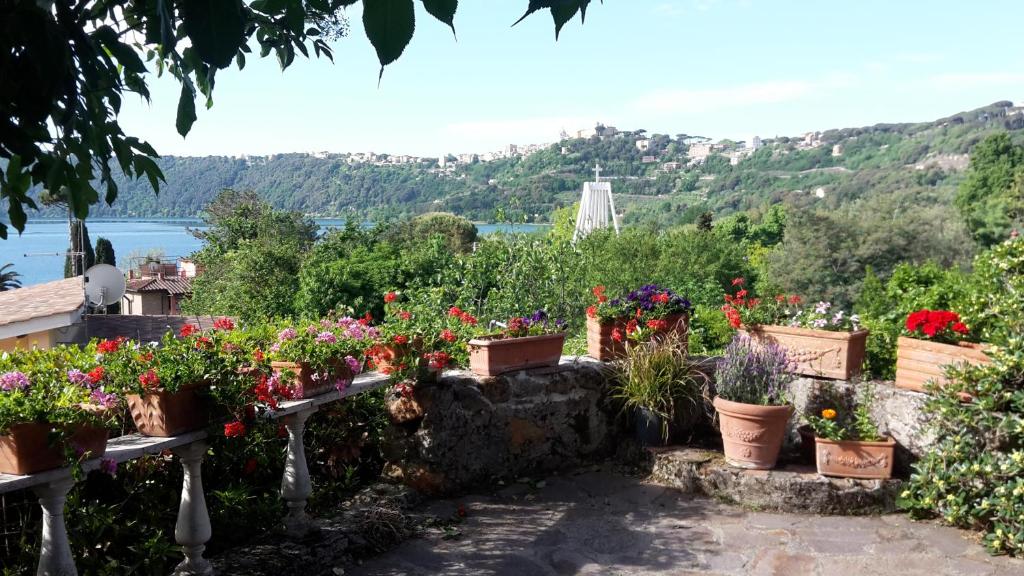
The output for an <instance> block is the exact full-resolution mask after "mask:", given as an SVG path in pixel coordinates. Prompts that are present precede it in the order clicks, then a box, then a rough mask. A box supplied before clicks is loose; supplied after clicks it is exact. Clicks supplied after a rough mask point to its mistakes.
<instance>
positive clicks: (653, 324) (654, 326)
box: [647, 319, 668, 332]
mask: <svg viewBox="0 0 1024 576" xmlns="http://www.w3.org/2000/svg"><path fill="white" fill-rule="evenodd" d="M647 327H648V328H650V329H651V330H657V331H658V332H664V331H666V330H668V320H661V319H659V320H648V321H647Z"/></svg>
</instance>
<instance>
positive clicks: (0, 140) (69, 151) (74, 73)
mask: <svg viewBox="0 0 1024 576" xmlns="http://www.w3.org/2000/svg"><path fill="white" fill-rule="evenodd" d="M356 2H362V7H363V16H362V24H363V29H364V31H365V33H366V37H367V38H368V39H369V41H370V43H371V44H372V45H373V47H374V49H375V50H376V52H377V57H378V59H379V61H380V64H381V73H382V74H383V69H384V66H387V65H388V64H391V63H392V62H394V61H396V60H397V59H398V58H399V57H400V56H401V55H402V53H403V52H404V50H405V48H406V46H407V45H408V44H409V41H410V40H412V37H413V34H414V32H415V21H416V8H415V1H414V0H253V1H251V2H248V3H247V2H245V1H243V0H78V1H70V0H56V1H54V0H11V1H7V2H2V3H0V78H3V79H4V81H3V83H2V85H0V108H2V109H3V110H4V111H5V112H4V113H3V114H0V200H6V203H7V214H8V217H9V219H10V223H11V225H13V226H14V228H15V229H17V230H18V231H19V232H21V231H23V230H24V229H25V223H26V220H27V218H28V215H27V213H26V211H25V210H26V208H37V205H36V202H35V200H34V199H33V198H32V197H31V196H30V195H29V192H30V190H31V189H33V187H36V186H41V187H43V188H45V189H46V190H47V191H48V193H49V195H50V196H51V197H54V198H57V199H59V200H61V201H64V202H67V204H68V205H69V206H70V208H71V211H72V212H73V214H74V215H75V216H76V217H77V218H85V217H86V216H88V213H89V207H90V206H91V205H93V204H96V203H98V202H99V200H100V194H101V191H102V194H103V199H104V200H105V201H106V202H107V203H108V204H110V203H113V202H114V200H115V199H116V198H117V194H118V186H117V183H116V182H115V180H114V177H113V170H114V168H113V167H112V165H113V164H114V163H115V161H116V164H117V166H118V167H119V168H120V170H121V171H122V172H123V173H124V174H125V175H126V176H128V177H130V178H135V179H138V178H143V177H144V178H146V179H147V180H148V181H149V183H150V185H151V186H152V187H153V189H154V190H155V191H159V188H160V184H161V182H162V181H163V180H164V176H163V173H162V172H161V170H160V168H159V167H158V166H157V164H156V163H155V162H154V159H155V158H157V152H156V150H154V149H153V147H152V146H150V145H149V144H148V143H146V142H144V141H142V140H140V139H139V138H136V137H134V136H131V135H128V134H125V133H124V131H123V130H122V129H121V126H120V125H119V123H118V115H119V113H120V111H121V103H122V98H123V97H124V96H125V95H126V94H137V95H139V96H141V97H143V98H145V99H146V100H148V99H149V89H148V87H147V81H148V78H149V77H150V74H152V73H153V72H156V73H157V74H158V75H165V74H166V75H170V76H172V77H173V78H175V79H176V80H177V81H178V82H179V83H180V84H181V95H180V98H179V101H178V108H177V119H176V128H177V130H178V132H179V133H180V134H181V135H182V136H185V135H187V134H188V133H189V131H190V130H191V128H192V125H193V123H194V122H195V121H196V118H197V117H196V105H195V101H196V98H198V97H200V96H201V97H202V98H203V101H204V103H205V105H206V107H207V108H209V107H210V106H212V105H213V90H214V86H215V84H216V76H217V71H218V70H221V69H224V68H228V67H230V66H232V65H234V66H236V67H238V68H239V69H242V68H244V67H245V62H246V58H247V57H249V56H250V55H251V54H253V53H254V52H258V53H259V55H260V57H267V56H269V55H270V54H274V55H275V56H276V57H277V60H278V62H279V63H280V65H281V68H282V69H285V68H287V67H288V66H290V65H291V64H292V62H293V61H294V60H295V56H296V54H301V55H302V56H305V57H309V56H310V55H311V54H312V55H313V56H316V57H326V58H328V59H333V51H332V48H331V45H330V44H329V41H330V40H333V39H336V38H337V37H338V36H342V35H345V33H346V32H347V20H346V19H345V17H344V14H343V12H342V10H343V9H344V8H346V7H348V6H351V5H353V4H355V3H356ZM421 2H422V5H423V8H424V9H425V10H426V12H427V14H429V15H430V17H432V18H434V19H436V20H438V21H440V22H442V23H444V24H445V25H448V26H450V27H451V28H452V30H453V31H454V30H455V15H456V12H457V10H458V1H457V0H421ZM590 2H591V0H529V2H528V5H527V8H526V12H525V14H523V16H522V18H520V20H519V21H521V20H522V19H523V18H526V17H527V16H529V15H531V14H533V13H535V12H537V11H540V10H544V9H547V10H549V11H550V13H551V16H552V18H553V20H554V24H555V37H556V39H557V36H558V33H559V31H560V30H561V29H562V27H563V26H564V25H565V23H566V22H568V21H569V20H570V19H571V18H572V17H573V16H575V15H576V14H577V13H579V14H580V15H581V18H582V17H584V16H585V14H586V10H587V7H588V5H589V4H590ZM517 23H518V21H517ZM7 233H8V232H7V225H6V224H3V223H0V238H6V237H7Z"/></svg>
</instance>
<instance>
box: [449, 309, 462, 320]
mask: <svg viewBox="0 0 1024 576" xmlns="http://www.w3.org/2000/svg"><path fill="white" fill-rule="evenodd" d="M448 315H449V316H451V317H452V318H458V317H460V316H462V308H459V307H458V306H452V307H451V308H449V309H448Z"/></svg>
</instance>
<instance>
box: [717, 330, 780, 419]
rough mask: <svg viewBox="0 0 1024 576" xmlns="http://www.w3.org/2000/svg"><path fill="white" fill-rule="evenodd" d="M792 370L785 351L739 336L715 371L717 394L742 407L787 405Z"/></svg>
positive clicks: (727, 348) (778, 347)
mask: <svg viewBox="0 0 1024 576" xmlns="http://www.w3.org/2000/svg"><path fill="white" fill-rule="evenodd" d="M792 369H793V362H792V361H791V360H790V358H789V356H788V355H787V354H786V350H785V349H784V348H782V347H780V346H776V345H774V344H760V343H757V342H754V341H753V340H752V339H750V338H749V337H747V336H741V335H737V336H736V337H735V338H733V340H732V342H731V343H730V344H729V346H727V347H726V349H725V353H724V354H723V355H722V358H721V359H720V360H719V361H718V365H717V366H716V367H715V386H714V387H715V392H716V393H717V394H718V396H720V397H721V398H723V399H725V400H730V401H732V402H741V403H743V404H758V405H762V406H778V405H781V404H786V403H787V398H786V385H787V384H789V383H790V382H791V381H792V380H793V375H792V374H790V371H791V370H792Z"/></svg>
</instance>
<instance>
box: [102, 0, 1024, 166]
mask: <svg viewBox="0 0 1024 576" xmlns="http://www.w3.org/2000/svg"><path fill="white" fill-rule="evenodd" d="M526 5H527V0H463V1H462V2H460V6H459V11H458V14H457V16H456V20H455V25H456V30H457V34H458V38H457V40H456V39H455V38H454V37H453V34H452V31H451V30H450V29H449V28H448V27H447V26H445V25H444V24H441V23H440V22H437V21H435V20H433V19H432V18H430V17H429V15H427V14H426V12H425V11H424V10H423V9H422V5H421V4H420V2H417V30H416V35H415V37H414V38H413V40H412V42H411V44H410V45H409V47H408V48H407V49H406V51H405V54H404V55H403V56H402V58H401V59H399V60H398V62H396V63H395V64H393V65H391V66H389V67H388V68H387V69H386V70H385V71H384V76H383V79H382V81H381V82H380V84H379V85H378V82H377V74H378V71H379V66H378V63H377V59H376V54H375V53H374V50H373V48H372V46H371V45H370V43H369V41H368V40H367V39H366V36H365V34H364V33H363V30H362V23H361V10H360V9H359V8H358V4H357V5H355V6H353V7H352V8H350V9H349V10H348V12H347V14H348V16H349V18H350V22H351V31H350V33H349V35H348V37H346V38H342V39H340V40H339V41H337V42H336V43H334V48H335V57H334V61H335V62H334V64H331V63H330V62H329V61H328V60H324V59H312V60H304V59H302V58H301V57H298V58H297V59H296V61H295V63H294V64H293V65H292V66H291V67H290V68H288V69H287V70H285V71H284V72H282V71H281V69H280V67H279V66H278V64H277V60H276V58H274V57H273V56H271V57H269V58H266V59H263V60H260V59H258V58H256V57H255V56H253V57H250V59H249V60H248V63H247V66H246V68H245V69H244V70H243V71H238V70H237V69H228V70H223V71H221V72H219V73H218V76H217V86H216V89H215V92H214V106H213V107H212V108H211V109H209V110H206V109H205V108H203V107H201V106H200V107H199V110H198V114H199V120H198V122H196V124H195V126H194V127H193V129H192V132H191V133H190V134H189V136H188V137H187V138H184V139H183V138H182V137H181V136H179V135H178V134H177V132H176V131H175V129H174V114H175V110H176V106H177V98H178V92H179V90H180V88H179V87H178V85H177V84H176V83H175V82H174V81H173V79H171V78H169V77H168V78H155V77H153V78H152V79H151V81H150V82H151V90H152V102H151V103H148V104H147V103H145V102H142V101H135V100H133V99H126V103H125V106H124V109H123V110H122V114H121V121H122V126H123V127H124V128H125V131H126V133H128V134H130V135H135V136H139V137H142V138H143V139H145V140H148V141H149V142H150V143H151V144H153V145H154V146H155V147H156V149H157V151H158V152H160V153H161V154H164V155H168V154H173V155H186V156H204V155H231V156H237V155H242V154H253V155H266V154H273V153H283V152H316V151H329V152H369V151H373V152H377V153H382V152H386V153H391V154H413V155H420V156H438V155H440V154H444V153H456V154H457V153H461V152H487V151H496V150H500V149H502V148H503V147H504V146H506V145H507V144H512V143H515V144H530V143H548V142H554V141H557V140H558V135H559V133H560V131H561V130H562V129H565V130H568V131H570V132H571V131H575V130H579V129H583V128H589V127H593V126H594V125H595V123H597V122H601V123H604V124H606V125H610V126H616V127H617V128H619V129H620V130H623V129H624V130H635V129H640V128H643V129H646V130H647V131H648V132H651V133H662V134H671V135H675V134H680V133H686V134H691V135H702V136H708V137H712V138H715V139H719V138H732V139H738V140H745V139H749V138H750V137H751V136H754V135H759V136H761V137H762V138H764V137H773V136H776V135H797V134H801V133H804V132H807V131H813V130H826V129H829V128H844V127H853V126H864V125H870V124H876V123H882V122H918V121H928V120H934V119H937V118H941V117H944V116H949V115H952V114H955V113H957V112H961V111H964V110H970V109H973V108H977V107H980V106H984V105H987V104H991V103H992V102H995V101H998V100H1012V101H1015V102H1016V101H1024V40H1021V39H1020V35H1019V28H1020V22H1021V21H1022V20H1024V2H1021V1H1020V0H1011V1H998V0H975V1H971V2H963V1H944V0H900V1H898V2H894V1H891V0H888V1H881V0H862V1H857V2H847V1H840V0H817V1H815V0H605V2H604V4H603V5H602V4H599V3H598V2H594V3H593V4H592V7H591V8H590V9H589V10H588V11H587V21H586V24H585V25H582V26H581V25H580V23H579V19H578V18H577V19H576V20H575V21H573V22H572V23H569V24H567V25H566V27H565V28H564V29H563V31H562V34H561V37H560V39H559V40H558V41H557V42H556V41H555V36H554V26H553V24H552V21H551V18H550V15H549V14H548V13H547V11H543V12H538V13H536V14H534V15H533V16H531V17H529V18H527V19H526V20H525V21H524V22H523V23H521V24H519V25H518V26H515V27H511V24H512V23H513V22H514V21H515V20H517V19H518V18H519V16H520V15H521V14H522V12H523V11H524V9H525V7H526Z"/></svg>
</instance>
